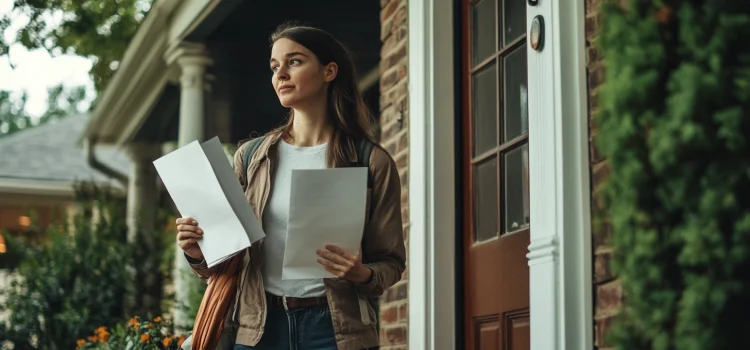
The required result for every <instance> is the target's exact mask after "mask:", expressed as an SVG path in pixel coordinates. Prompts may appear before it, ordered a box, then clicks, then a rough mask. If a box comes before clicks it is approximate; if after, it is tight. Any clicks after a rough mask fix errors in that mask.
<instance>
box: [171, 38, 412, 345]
mask: <svg viewBox="0 0 750 350" xmlns="http://www.w3.org/2000/svg"><path fill="white" fill-rule="evenodd" d="M271 43H272V50H271V51H272V52H271V58H270V69H271V72H272V78H271V82H272V85H273V88H274V89H275V91H276V94H277V96H278V98H279V102H281V104H282V105H283V106H284V107H287V108H289V109H290V116H289V121H288V123H286V125H284V126H282V127H280V128H278V129H276V130H273V131H271V132H270V133H268V134H267V135H266V136H265V137H264V138H263V139H262V141H260V143H259V145H258V146H257V148H256V149H255V151H254V152H252V153H253V154H245V152H251V151H249V150H248V145H249V144H250V143H245V144H243V145H242V146H240V148H239V150H238V151H237V153H236V154H235V157H234V165H235V171H236V173H237V177H238V178H239V181H240V183H241V184H242V187H243V189H244V190H245V194H246V196H247V199H248V201H249V202H250V203H251V205H252V207H253V210H254V211H255V214H256V215H257V216H258V217H259V218H261V220H262V223H263V228H264V231H265V233H266V238H264V239H263V240H261V241H260V242H259V244H253V245H252V247H251V248H248V252H247V253H246V254H244V256H243V254H240V255H238V256H236V257H235V258H233V259H231V260H229V261H228V262H225V263H224V264H223V265H220V266H219V267H216V268H213V269H208V268H207V266H206V263H205V261H204V259H203V255H202V253H201V251H200V248H199V247H198V245H197V244H196V242H197V241H198V240H200V239H201V236H202V234H203V232H202V230H201V229H200V225H199V223H197V222H196V221H195V220H193V219H192V218H181V219H178V220H177V224H178V230H179V232H178V235H177V240H178V245H179V246H180V248H182V249H183V250H184V252H185V255H186V258H187V259H188V261H189V262H190V264H191V266H192V268H193V270H194V271H195V272H196V273H197V274H199V275H200V276H201V277H203V278H208V277H212V279H211V284H210V285H209V287H208V289H207V292H206V295H205V296H204V300H203V302H202V304H201V311H200V312H199V316H198V319H197V320H196V331H194V342H193V344H194V348H195V344H196V341H197V339H198V338H202V337H205V338H206V339H209V338H211V333H212V332H213V333H216V329H217V328H216V327H215V326H210V325H211V324H214V323H217V322H218V323H221V322H225V323H224V325H225V326H224V327H223V337H229V338H233V340H234V343H235V345H234V349H235V350H244V349H258V350H264V349H309V350H323V349H342V350H343V349H357V350H358V349H367V348H372V347H377V346H378V333H377V329H376V319H375V318H376V316H375V312H374V310H373V309H372V308H371V307H370V305H369V303H368V299H370V298H376V297H378V296H380V295H381V294H382V293H383V292H384V291H385V290H386V289H388V288H389V287H391V286H392V285H393V284H395V283H396V282H398V281H399V280H400V278H401V274H402V273H403V271H404V269H405V260H406V257H405V255H406V252H405V248H404V239H403V232H402V226H401V225H402V223H401V191H400V189H401V183H400V180H399V176H398V172H397V169H396V166H395V163H394V161H393V159H392V158H391V157H390V156H389V155H388V154H387V153H386V151H385V150H383V149H382V148H380V147H377V146H376V147H372V151H371V152H369V164H368V169H369V174H368V175H369V187H370V188H369V189H368V201H369V203H368V213H367V220H366V223H365V230H364V233H363V234H362V235H363V239H362V249H361V251H362V255H361V256H357V255H355V254H356V252H347V251H345V250H343V249H341V248H339V247H336V246H332V245H328V246H325V247H311V248H310V249H316V251H317V253H318V256H319V259H318V263H319V264H321V265H322V266H323V267H324V268H325V269H326V270H328V271H329V272H331V273H333V274H334V275H336V276H338V278H330V279H324V280H321V279H310V280H292V281H290V280H282V279H281V264H282V261H283V254H284V246H285V241H286V222H287V219H288V208H289V203H288V201H289V191H290V185H291V184H290V179H291V172H292V169H295V168H307V169H314V168H326V167H348V166H353V165H355V164H356V163H357V162H358V160H359V158H360V157H361V156H362V155H358V154H357V149H356V147H355V145H356V144H358V143H359V142H361V141H362V140H365V141H369V142H373V143H374V138H373V136H372V134H371V132H370V125H371V117H370V115H369V114H368V112H367V109H366V107H365V105H364V102H363V100H362V96H361V95H360V92H359V90H358V88H357V81H356V76H355V69H354V65H353V62H352V59H351V56H350V55H349V54H348V52H347V51H346V49H345V48H344V47H343V46H342V45H341V44H340V43H339V42H338V41H337V40H335V39H334V38H333V37H332V36H331V35H330V34H328V33H327V32H325V31H323V30H320V29H316V28H311V27H305V26H282V27H280V28H279V29H278V30H277V31H276V32H275V33H274V34H273V35H272V36H271ZM251 142H252V141H251ZM365 156H367V155H365ZM245 158H247V159H251V161H250V162H249V164H244V163H245V162H244V161H243V159H245ZM245 174H247V175H245ZM331 215H332V216H335V215H336V214H335V213H331ZM352 234H354V235H359V234H360V232H352ZM230 303H231V305H229V304H230ZM228 305H229V306H228ZM216 310H219V311H216ZM212 312H213V313H212ZM206 314H211V315H213V316H211V317H209V316H206ZM207 319H208V320H207ZM217 319H218V320H219V321H217ZM199 324H200V326H199ZM206 324H208V325H209V326H206ZM212 327H213V328H212ZM219 328H221V327H219ZM235 329H236V335H232V333H231V331H233V330H235ZM213 340H215V339H211V341H213ZM211 341H208V342H207V341H206V340H205V339H204V340H201V341H200V342H201V343H202V344H211V345H205V346H207V347H210V346H214V345H213V344H215V342H213V343H212V342H211ZM217 341H218V340H217Z"/></svg>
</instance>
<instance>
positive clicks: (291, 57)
mask: <svg viewBox="0 0 750 350" xmlns="http://www.w3.org/2000/svg"><path fill="white" fill-rule="evenodd" d="M270 64H271V71H272V72H273V77H272V78H271V82H272V84H273V88H274V90H275V91H276V96H278V97H279V102H281V105H282V106H284V107H287V108H294V107H296V106H300V105H303V104H308V103H309V102H311V101H314V100H316V99H321V100H323V101H324V100H325V97H326V88H327V86H328V83H329V82H330V81H331V80H333V77H335V68H334V69H333V74H331V71H332V70H331V65H334V66H335V64H333V63H332V64H329V65H328V66H324V65H322V64H320V61H318V58H317V57H316V56H315V54H313V53H312V52H311V51H310V50H308V49H307V48H305V47H304V46H302V45H300V44H298V43H296V42H294V41H292V40H289V39H286V38H281V39H279V40H277V41H276V42H275V43H274V44H273V48H272V49H271V61H270Z"/></svg>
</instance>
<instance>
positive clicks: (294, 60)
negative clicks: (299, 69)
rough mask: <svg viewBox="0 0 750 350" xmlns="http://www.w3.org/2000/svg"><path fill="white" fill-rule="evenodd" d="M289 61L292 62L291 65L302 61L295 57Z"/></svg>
mask: <svg viewBox="0 0 750 350" xmlns="http://www.w3.org/2000/svg"><path fill="white" fill-rule="evenodd" d="M289 63H290V65H292V64H300V63H302V61H300V60H299V59H296V58H293V59H291V60H290V61H289Z"/></svg>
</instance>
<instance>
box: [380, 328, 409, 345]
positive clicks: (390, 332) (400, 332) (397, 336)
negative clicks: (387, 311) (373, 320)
mask: <svg viewBox="0 0 750 350" xmlns="http://www.w3.org/2000/svg"><path fill="white" fill-rule="evenodd" d="M384 333H385V340H386V344H392V345H400V344H405V343H406V326H396V327H391V328H386V329H385V332H384Z"/></svg>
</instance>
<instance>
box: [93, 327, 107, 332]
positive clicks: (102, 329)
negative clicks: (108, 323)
mask: <svg viewBox="0 0 750 350" xmlns="http://www.w3.org/2000/svg"><path fill="white" fill-rule="evenodd" d="M106 331H107V327H105V326H101V327H99V328H97V329H96V330H95V331H94V333H96V334H99V333H101V332H106Z"/></svg>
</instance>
